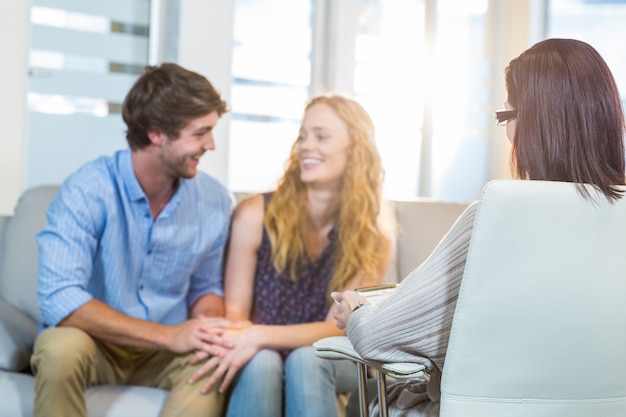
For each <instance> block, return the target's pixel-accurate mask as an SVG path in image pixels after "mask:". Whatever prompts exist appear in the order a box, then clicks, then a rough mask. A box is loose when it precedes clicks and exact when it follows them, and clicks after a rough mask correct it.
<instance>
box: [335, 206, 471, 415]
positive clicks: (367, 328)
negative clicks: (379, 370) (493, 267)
mask: <svg viewBox="0 0 626 417" xmlns="http://www.w3.org/2000/svg"><path fill="white" fill-rule="evenodd" d="M477 206H478V204H477V203H474V204H472V205H470V206H469V207H468V208H467V209H466V210H465V212H463V214H462V215H461V216H460V217H459V218H458V219H457V221H456V222H455V224H454V225H453V226H452V228H451V229H450V231H449V232H448V233H447V234H446V235H445V236H444V238H443V239H442V240H441V242H440V243H439V244H438V245H437V247H436V248H435V250H434V251H433V253H432V254H431V255H430V256H429V257H428V259H426V261H424V263H423V264H422V265H420V266H419V267H417V268H416V269H415V270H414V271H413V272H411V273H410V274H409V275H408V276H407V277H406V278H405V279H404V280H403V281H402V282H401V284H400V285H399V286H398V288H397V289H396V290H395V292H394V293H393V294H391V295H390V296H389V297H388V298H387V299H386V300H384V301H383V302H382V303H380V304H378V305H376V306H373V305H372V306H368V305H367V304H365V305H364V306H363V307H361V308H359V309H358V310H356V311H355V312H354V313H353V314H352V315H351V316H350V319H349V320H348V323H347V327H346V333H347V335H348V338H349V339H350V341H351V342H352V344H353V346H354V348H355V349H356V351H357V352H358V353H359V354H360V355H361V356H362V357H363V358H365V359H369V360H376V361H384V362H409V361H417V362H419V363H422V364H423V365H425V366H426V367H427V368H428V371H429V373H430V374H431V378H430V381H428V382H426V381H423V380H414V381H405V382H399V383H396V384H390V385H389V386H388V390H387V400H388V406H389V416H391V417H396V416H420V417H423V416H438V415H439V396H440V385H441V371H442V370H443V366H444V361H445V354H446V349H447V347H448V340H449V338H450V329H451V327H452V317H453V315H454V310H455V307H456V301H457V298H458V295H459V287H460V285H461V278H462V276H463V271H464V269H465V261H466V259H467V252H468V248H469V241H470V236H471V233H472V227H473V224H474V217H475V214H476V208H477ZM376 408H377V406H376V404H373V409H372V410H371V411H372V412H373V413H372V414H373V415H375V414H374V413H375V412H376V411H377V410H376Z"/></svg>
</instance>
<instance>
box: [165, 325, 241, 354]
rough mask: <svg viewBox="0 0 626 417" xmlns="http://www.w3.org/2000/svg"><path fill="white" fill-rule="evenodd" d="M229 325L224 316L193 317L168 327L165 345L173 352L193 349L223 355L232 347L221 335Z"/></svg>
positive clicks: (184, 351) (185, 351)
mask: <svg viewBox="0 0 626 417" xmlns="http://www.w3.org/2000/svg"><path fill="white" fill-rule="evenodd" d="M229 327H231V322H230V320H227V319H224V318H216V317H209V318H207V317H202V316H200V317H197V318H193V319H190V320H187V321H185V322H183V323H181V324H178V325H175V326H171V327H169V329H168V334H167V340H166V341H165V347H166V349H168V350H170V351H172V352H175V353H187V352H191V351H194V350H195V351H196V352H205V353H206V354H210V355H218V356H219V355H223V354H224V353H225V351H226V350H228V349H232V348H233V344H232V342H231V341H229V340H227V339H225V338H223V337H222V335H223V334H224V331H225V330H226V329H227V328H229Z"/></svg>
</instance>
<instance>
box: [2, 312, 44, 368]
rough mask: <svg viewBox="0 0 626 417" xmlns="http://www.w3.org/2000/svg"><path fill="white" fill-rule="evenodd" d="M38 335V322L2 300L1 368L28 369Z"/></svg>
mask: <svg viewBox="0 0 626 417" xmlns="http://www.w3.org/2000/svg"><path fill="white" fill-rule="evenodd" d="M36 336H37V323H35V322H34V321H33V320H31V319H30V318H29V317H28V316H26V315H25V314H23V313H22V312H20V311H19V310H18V309H16V308H15V307H13V306H12V305H10V304H9V303H7V302H6V301H4V300H0V370H4V371H10V372H19V371H22V370H24V369H26V368H27V367H28V361H29V359H30V354H31V351H32V347H33V343H34V341H35V337H36Z"/></svg>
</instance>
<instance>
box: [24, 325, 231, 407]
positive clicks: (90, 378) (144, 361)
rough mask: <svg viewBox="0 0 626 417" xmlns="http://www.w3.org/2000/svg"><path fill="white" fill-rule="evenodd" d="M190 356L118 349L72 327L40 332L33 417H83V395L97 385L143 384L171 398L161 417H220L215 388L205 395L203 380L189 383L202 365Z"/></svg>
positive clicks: (220, 402)
mask: <svg viewBox="0 0 626 417" xmlns="http://www.w3.org/2000/svg"><path fill="white" fill-rule="evenodd" d="M190 356H191V354H185V355H176V354H173V353H171V352H167V351H160V350H147V349H138V348H131V347H126V346H120V345H116V344H113V343H107V342H103V341H100V340H97V339H94V338H92V337H91V336H89V335H88V334H87V333H85V332H83V331H82V330H79V329H76V328H72V327H55V328H50V329H46V330H44V331H43V332H42V333H41V334H40V335H39V337H38V338H37V340H36V341H35V347H34V352H33V356H32V358H31V366H32V369H33V372H34V374H35V417H87V406H86V404H85V395H84V394H85V391H86V390H87V388H89V387H92V386H95V385H141V386H147V387H155V388H162V389H166V390H169V391H170V395H169V397H168V399H167V401H166V403H165V405H164V407H163V410H162V411H161V416H162V417H175V416H176V417H178V416H184V417H196V416H197V417H219V416H221V415H222V409H223V407H224V395H223V394H219V393H218V392H217V387H214V388H213V389H212V390H211V391H210V392H209V393H207V394H206V395H203V394H201V393H200V388H201V386H202V385H203V384H204V382H205V381H206V378H203V379H202V380H200V381H197V382H196V383H195V384H193V385H191V384H189V383H188V382H187V380H188V379H189V377H190V376H191V375H192V374H193V372H194V371H195V370H196V369H198V368H199V367H200V366H201V364H198V365H196V366H191V365H189V364H188V360H189V357H190Z"/></svg>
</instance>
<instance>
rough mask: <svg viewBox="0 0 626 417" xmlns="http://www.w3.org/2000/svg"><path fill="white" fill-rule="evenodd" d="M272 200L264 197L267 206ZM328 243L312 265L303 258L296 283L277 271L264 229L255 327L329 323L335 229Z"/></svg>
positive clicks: (269, 195)
mask: <svg viewBox="0 0 626 417" xmlns="http://www.w3.org/2000/svg"><path fill="white" fill-rule="evenodd" d="M270 197H271V193H269V194H265V195H264V199H265V203H267V201H269V199H270ZM328 240H329V243H328V245H327V246H326V247H325V248H324V250H323V251H322V253H321V254H320V255H319V257H318V258H317V259H316V260H315V261H313V262H310V261H309V260H308V259H307V257H306V256H303V260H302V262H301V264H300V265H299V269H298V270H299V274H298V280H297V281H293V280H291V279H290V278H289V277H288V276H287V275H286V274H283V275H280V274H278V272H277V271H276V269H274V266H273V265H272V261H271V245H270V240H269V236H268V234H267V230H266V229H265V228H263V239H262V241H261V247H260V248H259V251H258V254H257V255H258V256H257V267H256V275H255V277H254V296H253V312H252V322H253V323H254V324H298V323H311V322H316V321H324V320H326V315H327V314H328V310H329V308H330V303H329V298H328V296H327V292H328V285H329V284H330V281H331V279H332V274H333V269H334V266H335V255H336V251H337V247H338V242H337V232H336V230H335V229H334V228H333V229H332V230H331V231H330V232H329V233H328Z"/></svg>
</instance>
